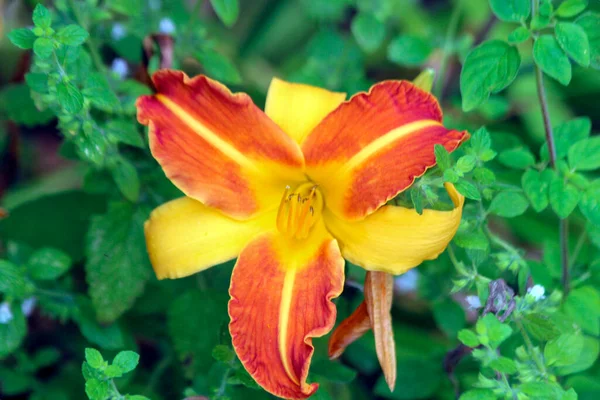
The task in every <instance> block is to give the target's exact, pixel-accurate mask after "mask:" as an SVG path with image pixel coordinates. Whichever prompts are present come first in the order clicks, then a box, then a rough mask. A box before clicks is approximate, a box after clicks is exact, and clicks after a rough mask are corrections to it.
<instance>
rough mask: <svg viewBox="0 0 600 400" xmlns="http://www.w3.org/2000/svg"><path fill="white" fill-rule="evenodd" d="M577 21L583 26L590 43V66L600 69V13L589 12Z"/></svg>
mask: <svg viewBox="0 0 600 400" xmlns="http://www.w3.org/2000/svg"><path fill="white" fill-rule="evenodd" d="M575 23H576V24H577V25H579V26H581V27H582V28H583V30H584V31H585V33H586V35H587V38H588V42H589V45H590V66H591V67H592V68H594V69H600V14H598V13H594V12H587V13H585V14H582V15H581V16H579V17H578V18H577V19H576V20H575Z"/></svg>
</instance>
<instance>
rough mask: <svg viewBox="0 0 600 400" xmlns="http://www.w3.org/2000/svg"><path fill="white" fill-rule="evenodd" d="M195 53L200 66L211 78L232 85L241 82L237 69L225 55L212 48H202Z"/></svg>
mask: <svg viewBox="0 0 600 400" xmlns="http://www.w3.org/2000/svg"><path fill="white" fill-rule="evenodd" d="M195 54H196V58H197V59H198V61H199V62H200V64H202V68H204V70H205V72H206V74H207V75H208V76H210V77H211V78H213V79H216V80H218V81H222V82H225V83H230V84H234V85H236V84H240V83H242V77H241V75H240V73H239V71H238V69H237V68H236V66H235V64H233V63H232V62H231V60H229V59H228V58H227V57H225V56H223V55H221V54H220V53H217V52H216V51H214V50H203V51H199V52H197V53H195Z"/></svg>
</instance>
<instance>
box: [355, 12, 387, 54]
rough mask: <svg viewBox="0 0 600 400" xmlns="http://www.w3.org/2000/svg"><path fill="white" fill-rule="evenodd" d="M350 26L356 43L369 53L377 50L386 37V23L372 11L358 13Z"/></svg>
mask: <svg viewBox="0 0 600 400" xmlns="http://www.w3.org/2000/svg"><path fill="white" fill-rule="evenodd" d="M350 28H351V30H352V34H353V35H354V38H355V39H356V43H358V45H359V46H360V48H361V49H363V50H364V51H365V52H367V53H372V52H374V51H375V50H377V49H378V48H379V46H381V43H382V42H383V39H385V25H384V24H383V23H381V21H379V20H378V19H377V18H375V16H374V15H373V14H371V13H366V12H360V13H358V15H356V16H355V17H354V19H352V25H351V26H350Z"/></svg>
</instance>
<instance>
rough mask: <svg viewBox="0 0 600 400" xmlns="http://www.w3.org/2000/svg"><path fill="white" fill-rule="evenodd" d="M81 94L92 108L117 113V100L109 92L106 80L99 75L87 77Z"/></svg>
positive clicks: (113, 94)
mask: <svg viewBox="0 0 600 400" xmlns="http://www.w3.org/2000/svg"><path fill="white" fill-rule="evenodd" d="M82 93H83V95H84V96H85V97H86V98H88V99H89V100H90V101H91V103H92V104H93V105H94V106H96V107H97V108H99V109H100V110H102V111H106V112H113V111H117V110H118V108H119V106H120V103H119V98H118V97H117V96H116V95H115V93H114V92H113V91H112V90H111V88H110V86H109V85H108V82H107V81H106V78H105V77H104V75H103V74H101V73H94V74H91V75H90V76H88V78H87V79H86V81H85V85H84V89H83V91H82Z"/></svg>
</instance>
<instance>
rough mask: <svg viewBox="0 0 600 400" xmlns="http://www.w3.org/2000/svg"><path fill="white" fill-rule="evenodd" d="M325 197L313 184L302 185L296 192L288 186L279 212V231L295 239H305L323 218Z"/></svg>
mask: <svg viewBox="0 0 600 400" xmlns="http://www.w3.org/2000/svg"><path fill="white" fill-rule="evenodd" d="M322 210H323V195H322V194H321V192H320V191H319V188H318V186H317V185H315V184H314V183H312V182H305V183H302V184H300V185H299V186H298V187H296V188H295V189H294V190H292V189H291V188H290V187H289V186H286V188H285V191H284V192H283V197H282V198H281V203H280V204H279V211H278V212H277V229H278V230H279V232H281V233H283V234H284V235H285V236H287V237H289V238H293V239H305V238H306V237H308V233H309V232H310V230H311V228H312V227H313V225H314V224H315V222H317V221H318V220H319V218H320V217H321V211H322Z"/></svg>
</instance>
